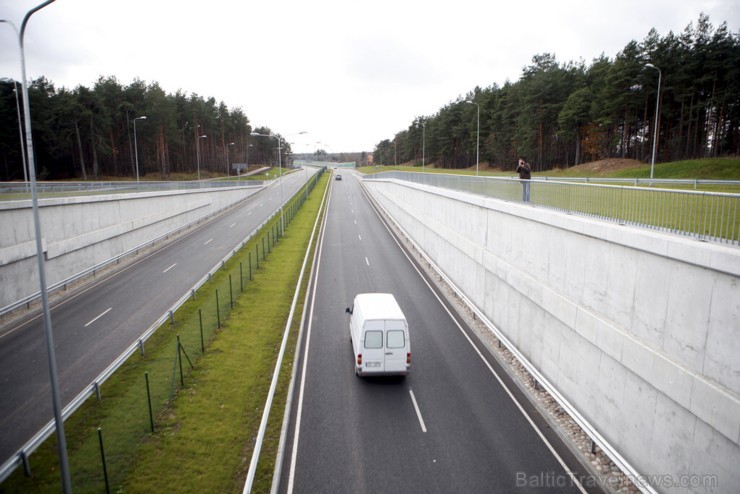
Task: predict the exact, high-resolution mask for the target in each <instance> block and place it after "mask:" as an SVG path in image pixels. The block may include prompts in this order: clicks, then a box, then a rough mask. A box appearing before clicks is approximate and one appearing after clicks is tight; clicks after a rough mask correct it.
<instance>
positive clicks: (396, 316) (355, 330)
mask: <svg viewBox="0 0 740 494" xmlns="http://www.w3.org/2000/svg"><path fill="white" fill-rule="evenodd" d="M346 312H347V313H348V314H350V315H351V317H350V320H349V334H350V338H351V340H352V348H353V349H354V359H355V374H357V375H358V376H369V375H380V374H383V375H401V376H405V375H406V373H407V372H408V371H409V369H411V346H410V344H409V326H408V324H407V323H406V317H405V316H404V315H403V312H402V311H401V307H399V306H398V302H396V298H395V297H394V296H393V295H391V294H390V293H360V294H358V295H357V296H355V301H354V305H353V306H352V308H349V307H348V308H347V311H346Z"/></svg>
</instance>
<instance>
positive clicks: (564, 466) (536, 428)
mask: <svg viewBox="0 0 740 494" xmlns="http://www.w3.org/2000/svg"><path fill="white" fill-rule="evenodd" d="M373 209H375V208H373ZM375 214H377V215H378V217H379V218H380V220H381V221H383V218H382V217H381V216H380V213H379V212H378V210H377V209H375ZM383 225H384V226H385V229H386V230H388V233H390V234H391V237H392V238H393V240H394V241H395V242H396V245H398V247H399V248H400V249H401V252H403V255H404V256H406V259H408V261H409V262H410V263H411V266H413V268H414V270H416V272H417V274H418V275H419V276H421V279H422V280H423V281H424V283H425V284H426V286H427V287H428V288H429V290H430V291H431V292H432V295H434V297H435V298H436V299H437V300H438V301H439V303H440V305H441V306H442V308H444V310H445V311H446V312H447V314H448V315H449V316H450V318H451V319H452V321H453V322H454V323H455V326H457V328H458V329H459V330H460V332H461V333H462V334H463V336H465V338H466V339H467V340H468V343H470V346H472V347H473V350H474V351H475V352H476V353H477V354H478V356H479V357H480V358H481V360H482V361H483V363H484V364H485V366H486V367H488V370H489V371H491V374H493V376H494V377H495V378H496V380H497V381H498V382H499V384H501V387H502V388H504V391H506V394H508V395H509V398H511V401H513V402H514V404H515V405H516V406H517V408H518V409H519V411H520V412H521V413H522V415H524V418H526V419H527V422H529V425H530V426H532V429H534V431H535V432H536V433H537V435H538V436H539V437H540V439H541V440H542V442H543V443H545V446H547V449H549V450H550V452H551V453H552V455H553V456H554V457H555V459H556V460H557V461H558V463H560V466H562V467H563V470H564V471H565V473H566V474H568V476H570V478H571V479H572V481H573V483H574V484H575V485H576V486H578V489H579V490H580V491H581V492H582V493H583V494H587V493H586V490H585V489H584V488H583V485H581V482H580V481H579V480H578V478H577V477H576V476H575V475H574V474H573V472H571V471H570V469H569V468H568V466H567V465H566V464H565V461H564V460H563V459H562V458H561V457H560V455H559V454H558V453H557V451H555V448H554V447H553V446H552V444H550V441H548V440H547V438H546V437H545V436H544V434H542V432H541V431H540V430H539V428H538V427H537V425H536V424H535V423H534V421H533V420H532V418H531V417H530V416H529V414H528V413H527V412H526V410H524V407H522V405H521V403H519V401H518V400H517V399H516V397H514V394H513V393H512V392H511V390H510V389H509V388H508V386H506V384H504V381H503V380H502V379H501V377H500V376H499V375H498V373H496V371H495V370H494V369H493V367H492V366H491V364H490V363H489V362H488V360H487V359H486V358H485V356H484V355H483V353H482V352H481V351H480V350H479V349H478V347H477V346H475V344H474V343H473V340H472V339H471V338H470V336H468V334H467V333H466V332H465V330H464V329H463V328H462V326H461V325H460V323H459V322H458V321H457V319H456V318H455V317H454V316H453V315H452V312H450V310H449V309H448V308H447V306H446V305H445V304H444V303H443V302H442V299H441V298H440V297H439V295H437V293H436V292H435V291H434V289H433V288H432V286H431V285H430V284H429V282H428V281H427V279H426V278H425V277H424V276H423V275H422V273H421V271H419V268H417V267H416V264H414V262H413V261H412V259H411V257H409V255H408V253H407V252H406V249H404V248H403V247H402V246H401V244H400V243H399V241H398V239H397V238H396V236H395V235H394V234H393V232H392V231H391V230H390V228H388V225H387V224H386V223H385V221H383Z"/></svg>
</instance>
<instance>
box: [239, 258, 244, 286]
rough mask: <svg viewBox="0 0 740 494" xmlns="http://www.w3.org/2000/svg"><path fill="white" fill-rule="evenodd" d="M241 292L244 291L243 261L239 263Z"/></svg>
mask: <svg viewBox="0 0 740 494" xmlns="http://www.w3.org/2000/svg"><path fill="white" fill-rule="evenodd" d="M239 291H240V292H243V291H244V272H243V270H242V261H239Z"/></svg>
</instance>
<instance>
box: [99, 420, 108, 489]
mask: <svg viewBox="0 0 740 494" xmlns="http://www.w3.org/2000/svg"><path fill="white" fill-rule="evenodd" d="M98 441H99V442H100V458H101V459H102V460H103V478H104V479H105V492H106V494H110V485H108V469H107V468H106V466H105V448H103V431H102V429H101V428H100V427H98Z"/></svg>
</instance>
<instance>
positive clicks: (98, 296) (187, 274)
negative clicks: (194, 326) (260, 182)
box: [0, 171, 314, 462]
mask: <svg viewBox="0 0 740 494" xmlns="http://www.w3.org/2000/svg"><path fill="white" fill-rule="evenodd" d="M311 173H314V172H313V171H311ZM305 180H306V175H305V173H304V172H303V171H300V172H298V173H292V174H290V175H286V176H285V182H284V184H283V197H284V198H285V199H287V198H288V197H290V196H291V195H292V194H293V193H294V192H295V191H297V190H298V189H299V188H300V187H301V186H302V185H303V184H304V183H305ZM279 204H280V187H279V185H278V184H272V185H271V186H268V187H266V188H264V189H262V190H261V191H260V192H258V193H256V194H254V195H252V196H251V197H249V198H248V199H247V200H246V201H244V203H243V204H241V205H239V206H237V207H235V208H234V209H232V210H230V211H228V212H226V213H225V214H223V215H221V216H219V217H218V218H216V219H214V220H212V221H209V222H208V223H205V224H203V225H202V226H200V227H195V229H194V230H193V231H192V232H189V233H187V234H185V235H184V236H183V237H181V238H180V239H178V240H176V241H174V242H173V243H171V244H169V245H167V246H165V247H164V248H162V249H159V250H157V251H156V252H154V253H152V254H150V255H146V256H143V257H142V258H141V259H139V260H137V261H136V262H135V263H133V264H132V265H130V266H128V267H126V268H124V269H122V270H120V271H118V272H116V273H113V274H112V275H109V276H105V277H102V278H101V279H99V280H97V281H96V282H95V283H94V284H91V285H90V286H89V287H87V288H86V289H84V290H81V291H79V292H77V293H75V294H74V296H71V297H69V298H67V299H64V300H60V301H58V302H56V303H54V304H53V306H52V310H51V319H52V328H53V331H54V343H55V351H56V357H57V367H58V371H59V385H60V390H61V397H62V403H63V405H66V404H67V403H69V401H71V400H72V399H73V398H74V397H75V396H76V395H77V394H79V393H80V392H81V391H82V390H83V389H84V388H85V387H86V386H87V385H89V384H90V383H91V382H92V381H93V379H95V377H97V376H98V375H99V374H100V373H101V372H102V371H103V370H104V369H105V368H106V367H107V366H108V365H110V363H111V362H112V361H113V360H115V359H116V358H117V357H118V356H119V355H120V354H121V353H122V352H123V351H124V350H125V349H126V348H128V346H130V345H131V344H132V343H133V342H135V341H136V340H137V339H138V337H139V336H140V335H141V334H142V333H143V332H144V331H145V330H146V329H147V328H148V327H149V326H150V325H151V324H153V323H154V321H156V320H157V319H158V318H159V317H160V316H162V314H164V313H165V312H166V311H167V310H168V309H169V308H170V307H171V306H172V305H173V304H174V303H175V302H176V301H177V300H178V299H179V298H180V297H181V296H182V295H183V294H184V293H185V292H186V291H187V290H188V289H189V288H190V287H192V286H193V285H194V284H195V283H196V282H197V281H198V280H199V279H200V278H201V277H202V276H203V275H204V274H205V273H206V272H208V270H210V269H211V268H213V266H215V265H216V263H218V262H219V261H220V260H221V259H222V258H223V257H225V256H226V255H227V254H228V253H229V252H230V251H232V250H233V249H234V248H235V247H236V246H237V245H238V244H239V242H241V241H242V240H243V239H244V238H245V237H246V236H247V235H248V234H249V233H250V232H252V231H253V230H254V229H255V228H256V227H257V226H258V225H259V224H261V223H262V222H263V221H264V220H265V219H266V218H268V217H269V216H270V215H271V214H272V213H273V212H275V211H276V210H278V208H279ZM0 334H1V336H0V397H2V398H1V399H0V462H5V461H6V460H7V459H8V458H9V457H10V456H11V455H12V454H13V453H15V452H16V451H17V450H18V449H19V448H20V447H21V446H22V445H23V444H24V443H25V442H26V441H28V440H29V439H30V438H31V437H32V436H33V434H35V433H36V432H37V431H38V430H39V429H40V428H41V427H42V426H43V425H44V424H46V423H47V422H48V421H49V420H51V419H52V415H53V414H52V411H51V395H50V385H49V371H48V364H47V356H46V350H45V343H44V337H43V320H42V318H41V317H40V316H39V315H38V314H36V315H34V316H33V317H31V318H28V319H26V320H23V321H22V322H19V323H17V324H16V325H14V326H12V327H5V328H2V331H0ZM104 394H105V387H104V386H103V395H104Z"/></svg>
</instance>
